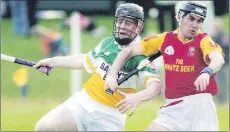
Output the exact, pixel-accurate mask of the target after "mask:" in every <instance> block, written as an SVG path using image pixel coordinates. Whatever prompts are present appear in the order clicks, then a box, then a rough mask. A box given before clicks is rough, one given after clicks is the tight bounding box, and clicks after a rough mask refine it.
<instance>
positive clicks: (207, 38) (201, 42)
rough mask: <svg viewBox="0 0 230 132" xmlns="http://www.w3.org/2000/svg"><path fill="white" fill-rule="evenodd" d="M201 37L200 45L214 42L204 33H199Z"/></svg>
mask: <svg viewBox="0 0 230 132" xmlns="http://www.w3.org/2000/svg"><path fill="white" fill-rule="evenodd" d="M199 35H200V37H202V38H201V40H200V45H201V46H202V45H205V44H215V42H214V41H213V39H212V38H211V36H209V35H208V34H206V33H201V34H199Z"/></svg>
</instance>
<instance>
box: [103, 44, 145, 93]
mask: <svg viewBox="0 0 230 132" xmlns="http://www.w3.org/2000/svg"><path fill="white" fill-rule="evenodd" d="M142 54H143V52H142V50H141V41H135V42H132V43H131V44H129V45H128V46H127V47H124V48H122V50H121V52H120V53H119V54H118V55H117V57H116V59H115V61H114V62H113V64H112V66H111V68H110V71H109V73H108V76H107V78H106V85H105V86H106V88H105V89H107V88H108V87H109V88H110V89H111V90H113V91H115V89H116V88H117V79H116V78H117V73H118V71H119V70H120V69H121V68H122V67H123V66H124V64H125V63H126V61H128V60H129V59H130V58H131V57H132V56H135V55H142Z"/></svg>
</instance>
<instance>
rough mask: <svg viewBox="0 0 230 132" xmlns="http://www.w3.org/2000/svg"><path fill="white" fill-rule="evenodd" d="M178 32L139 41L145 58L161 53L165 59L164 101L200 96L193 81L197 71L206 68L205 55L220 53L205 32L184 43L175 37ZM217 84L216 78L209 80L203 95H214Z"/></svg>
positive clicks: (207, 61) (197, 74) (218, 47)
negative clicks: (194, 95)
mask: <svg viewBox="0 0 230 132" xmlns="http://www.w3.org/2000/svg"><path fill="white" fill-rule="evenodd" d="M177 34H178V29H177V30H175V31H173V32H165V33H162V34H159V35H156V36H151V37H147V38H145V39H143V40H142V46H141V47H142V51H143V53H144V54H145V55H146V56H149V55H151V54H155V53H157V52H159V51H160V52H161V54H162V56H163V58H164V67H165V79H166V90H165V97H166V98H169V99H171V98H179V97H183V96H188V95H192V94H197V93H201V92H198V91H196V88H195V86H194V81H195V80H196V78H197V77H198V76H199V73H200V71H201V70H202V69H203V68H204V67H206V66H208V64H209V61H210V60H209V57H208V54H210V53H211V52H214V51H219V52H221V53H222V54H223V52H222V49H221V47H220V46H219V45H218V44H216V43H215V42H214V41H213V40H212V39H211V37H210V36H208V35H207V34H206V33H202V32H198V34H197V36H196V37H195V38H194V39H192V40H189V41H186V42H183V41H182V40H181V39H180V38H179V37H178V35H177ZM216 92H217V85H216V81H215V75H213V76H211V77H210V82H209V85H208V87H207V89H206V90H205V91H203V92H202V93H211V94H212V95H215V94H216Z"/></svg>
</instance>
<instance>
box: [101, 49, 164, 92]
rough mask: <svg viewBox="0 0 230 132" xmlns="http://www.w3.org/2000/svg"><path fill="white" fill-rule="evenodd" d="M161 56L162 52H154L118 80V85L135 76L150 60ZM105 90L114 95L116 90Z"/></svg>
mask: <svg viewBox="0 0 230 132" xmlns="http://www.w3.org/2000/svg"><path fill="white" fill-rule="evenodd" d="M159 56H161V53H160V52H158V53H157V54H154V55H152V56H150V57H148V58H146V59H145V60H143V61H142V62H141V63H140V64H139V65H138V66H137V68H136V69H134V70H133V71H131V72H129V73H128V74H127V75H125V76H124V77H123V78H121V79H120V80H118V82H117V83H118V85H120V84H122V83H123V82H124V81H126V80H128V79H129V78H130V77H131V76H133V75H134V74H136V73H137V72H138V71H139V70H141V69H142V68H144V67H145V66H147V65H148V64H149V63H150V62H152V61H153V60H155V59H156V58H158V57H159ZM105 92H106V93H107V94H110V95H112V94H113V93H114V92H113V91H112V90H111V89H110V88H108V89H106V90H105Z"/></svg>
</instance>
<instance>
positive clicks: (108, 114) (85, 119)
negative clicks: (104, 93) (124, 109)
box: [63, 89, 126, 131]
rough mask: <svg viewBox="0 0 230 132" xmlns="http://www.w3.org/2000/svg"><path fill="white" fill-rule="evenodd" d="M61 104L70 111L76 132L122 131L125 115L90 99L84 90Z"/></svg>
mask: <svg viewBox="0 0 230 132" xmlns="http://www.w3.org/2000/svg"><path fill="white" fill-rule="evenodd" d="M63 104H64V105H65V106H67V107H68V108H69V109H70V110H71V111H72V114H73V116H74V118H75V120H76V122H77V127H78V131H124V127H125V120H126V115H125V114H121V113H120V112H119V111H118V110H117V109H116V108H113V107H109V106H105V105H103V104H101V103H99V102H97V101H96V100H94V99H92V98H91V97H90V96H89V95H88V94H87V93H86V91H85V90H84V89H83V90H82V91H81V92H77V93H75V94H74V95H73V96H72V97H70V98H69V99H68V100H66V101H65V102H64V103H63Z"/></svg>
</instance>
